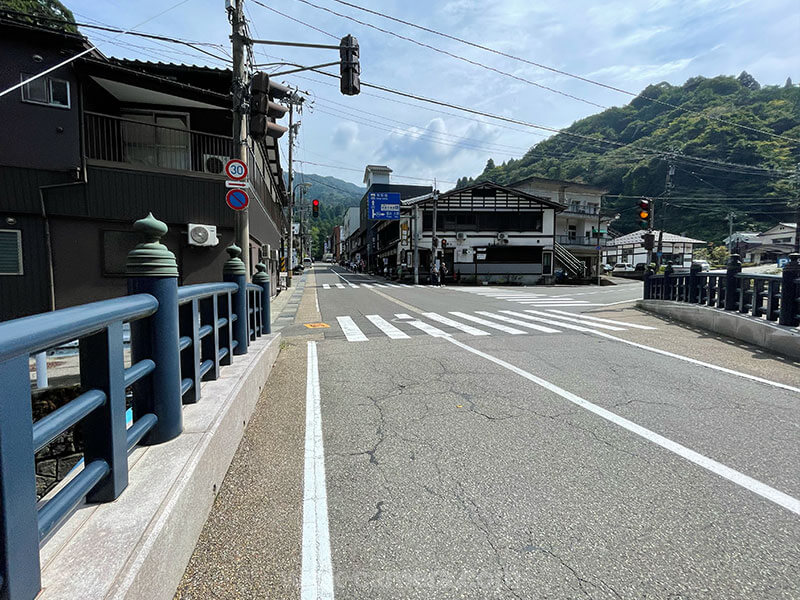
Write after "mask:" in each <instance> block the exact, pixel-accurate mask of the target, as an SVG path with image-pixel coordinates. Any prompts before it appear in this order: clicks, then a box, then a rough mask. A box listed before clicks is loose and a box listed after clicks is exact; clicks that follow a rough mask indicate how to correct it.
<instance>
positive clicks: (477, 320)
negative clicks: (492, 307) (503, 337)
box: [450, 311, 527, 335]
mask: <svg viewBox="0 0 800 600" xmlns="http://www.w3.org/2000/svg"><path fill="white" fill-rule="evenodd" d="M450 314H451V315H455V316H456V317H460V318H462V319H466V320H467V321H472V322H473V323H478V324H480V325H485V326H486V327H491V328H492V329H497V330H498V331H505V332H506V333H510V334H511V335H520V334H521V335H525V334H526V333H527V332H525V331H522V330H521V329H514V328H513V327H508V326H507V325H500V323H492V322H491V321H487V320H486V319H481V318H480V317H473V316H472V315H468V314H467V313H462V312H456V311H450Z"/></svg>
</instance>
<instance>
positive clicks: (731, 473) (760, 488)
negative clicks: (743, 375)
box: [447, 336, 800, 515]
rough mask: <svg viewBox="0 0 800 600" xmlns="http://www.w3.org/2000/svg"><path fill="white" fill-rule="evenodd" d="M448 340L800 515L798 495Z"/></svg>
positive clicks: (478, 351) (500, 361)
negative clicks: (782, 490)
mask: <svg viewBox="0 0 800 600" xmlns="http://www.w3.org/2000/svg"><path fill="white" fill-rule="evenodd" d="M610 337H611V336H610ZM447 341H449V342H451V343H453V344H455V345H456V346H458V347H459V348H463V349H464V350H466V351H467V352H471V353H472V354H475V355H476V356H480V357H481V358H485V359H486V360H488V361H491V362H493V363H495V364H496V365H499V366H501V367H503V368H505V369H508V370H509V371H511V372H513V373H516V374H517V375H519V376H520V377H524V378H525V379H527V380H528V381H532V382H533V383H535V384H536V385H539V386H541V387H543V388H545V389H546V390H549V391H551V392H553V393H554V394H557V395H559V396H561V397H562V398H564V399H565V400H568V401H569V402H572V403H573V404H575V405H576V406H579V407H580V408H583V409H585V410H588V411H589V412H591V413H594V414H595V415H597V416H598V417H600V418H602V419H605V420H606V421H609V422H611V423H613V424H615V425H618V426H620V427H622V428H623V429H626V430H628V431H630V432H631V433H634V434H636V435H638V436H640V437H642V438H644V439H646V440H648V441H650V442H652V443H654V444H656V445H657V446H661V447H662V448H664V449H665V450H669V451H670V452H672V453H674V454H677V455H678V456H680V457H681V458H684V459H686V460H688V461H690V462H692V463H694V464H696V465H698V466H699V467H702V468H704V469H706V470H708V471H710V472H712V473H714V474H716V475H719V476H720V477H723V478H725V479H727V480H728V481H730V482H732V483H735V484H736V485H738V486H741V487H743V488H745V489H746V490H749V491H751V492H753V493H754V494H758V495H759V496H761V497H762V498H766V499H767V500H769V501H770V502H774V503H775V504H777V505H778V506H782V507H783V508H785V509H787V510H789V511H791V512H793V513H795V514H797V515H800V500H798V499H797V498H793V497H792V496H790V495H788V494H785V493H784V492H781V491H779V490H777V489H775V488H773V487H770V486H768V485H767V484H765V483H762V482H761V481H758V480H757V479H753V478H752V477H749V476H748V475H745V474H744V473H741V472H739V471H736V470H735V469H731V468H730V467H728V466H726V465H723V464H722V463H720V462H717V461H716V460H714V459H712V458H708V457H707V456H704V455H702V454H700V453H699V452H695V451H694V450H691V449H689V448H687V447H686V446H683V445H681V444H679V443H677V442H673V441H672V440H670V439H668V438H665V437H664V436H662V435H659V434H658V433H656V432H654V431H651V430H650V429H647V428H645V427H642V426H641V425H637V424H636V423H634V422H633V421H629V420H628V419H625V418H624V417H620V416H619V415H617V414H615V413H613V412H611V411H609V410H606V409H605V408H602V407H600V406H597V405H596V404H592V403H591V402H589V401H588V400H585V399H584V398H581V397H580V396H577V395H575V394H573V393H572V392H568V391H567V390H565V389H562V388H560V387H558V386H557V385H555V384H553V383H550V382H549V381H545V380H544V379H541V378H540V377H537V376H536V375H533V374H532V373H529V372H528V371H524V370H523V369H520V368H519V367H516V366H514V365H512V364H510V363H507V362H506V361H504V360H501V359H499V358H496V357H494V356H492V355H490V354H486V353H485V352H481V351H480V350H477V349H476V348H473V347H472V346H468V345H467V344H464V343H463V342H460V341H458V340H456V339H454V338H451V337H449V338H447Z"/></svg>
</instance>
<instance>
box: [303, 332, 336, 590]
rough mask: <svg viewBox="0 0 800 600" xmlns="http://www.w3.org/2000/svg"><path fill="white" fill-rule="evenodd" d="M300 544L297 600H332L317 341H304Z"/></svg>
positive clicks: (331, 571)
mask: <svg viewBox="0 0 800 600" xmlns="http://www.w3.org/2000/svg"><path fill="white" fill-rule="evenodd" d="M303 471H304V472H303V480H304V481H303V545H302V575H301V583H300V598H301V600H319V599H322V598H327V599H331V600H333V564H332V562H331V540H330V530H329V526H328V492H327V490H326V487H325V449H324V447H323V444H322V411H321V409H320V389H319V366H318V361H317V343H316V342H308V369H307V371H306V437H305V465H304V469H303Z"/></svg>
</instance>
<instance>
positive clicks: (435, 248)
mask: <svg viewBox="0 0 800 600" xmlns="http://www.w3.org/2000/svg"><path fill="white" fill-rule="evenodd" d="M438 208H439V190H437V189H434V190H433V223H432V224H431V255H432V256H431V264H433V265H435V264H436V259H437V257H438V255H439V240H437V239H436V219H437V211H438ZM431 283H433V282H431Z"/></svg>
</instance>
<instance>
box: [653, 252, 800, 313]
mask: <svg viewBox="0 0 800 600" xmlns="http://www.w3.org/2000/svg"><path fill="white" fill-rule="evenodd" d="M643 297H644V299H645V300H671V301H673V302H688V303H691V304H703V305H706V306H713V307H716V308H721V309H724V310H729V311H737V312H739V313H742V314H750V315H752V316H754V317H759V318H763V319H765V320H767V321H773V322H778V323H779V324H781V325H788V326H790V327H797V326H798V325H800V254H791V255H790V262H789V264H787V265H786V266H785V267H784V268H783V273H782V274H781V275H760V274H753V273H742V264H741V262H740V260H739V257H738V255H736V254H734V255H732V256H731V259H730V261H729V262H728V265H727V269H726V271H725V272H724V273H708V272H703V271H701V268H700V265H697V264H693V265H692V267H691V269H690V270H689V273H675V272H674V270H673V268H672V265H668V266H667V268H666V270H665V272H664V274H663V275H653V274H652V271H648V272H646V273H645V279H644V294H643Z"/></svg>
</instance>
